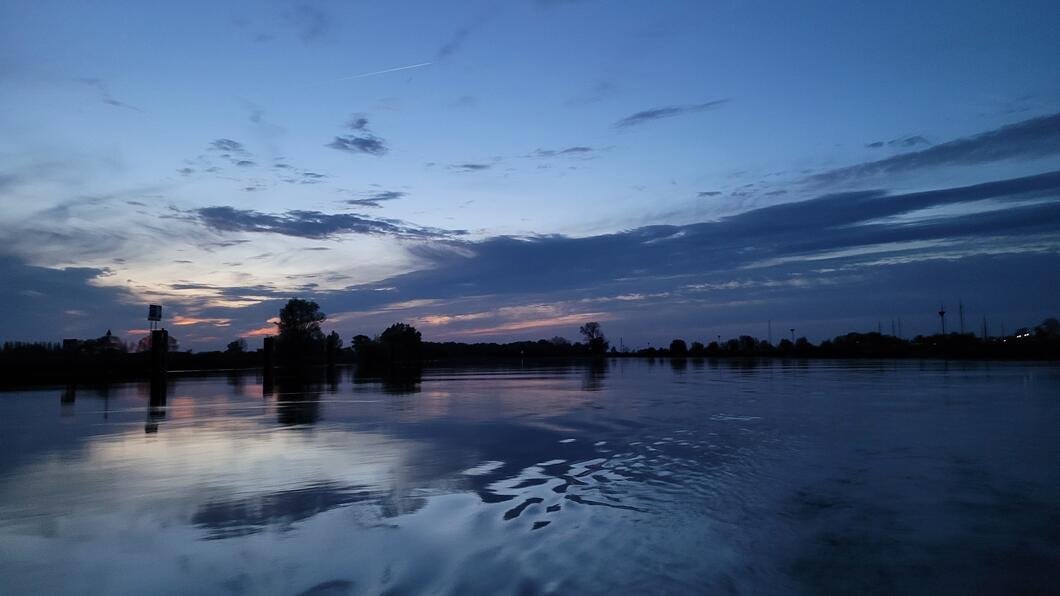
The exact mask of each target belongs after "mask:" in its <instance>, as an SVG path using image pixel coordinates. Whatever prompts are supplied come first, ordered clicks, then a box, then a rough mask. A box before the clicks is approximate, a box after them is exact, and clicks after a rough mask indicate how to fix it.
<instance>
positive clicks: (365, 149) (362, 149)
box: [327, 134, 390, 156]
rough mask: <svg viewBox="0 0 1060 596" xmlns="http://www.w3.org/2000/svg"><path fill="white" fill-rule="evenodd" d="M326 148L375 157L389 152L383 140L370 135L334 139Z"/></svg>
mask: <svg viewBox="0 0 1060 596" xmlns="http://www.w3.org/2000/svg"><path fill="white" fill-rule="evenodd" d="M327 146H328V147H331V148H332V149H338V150H339V151H346V152H348V153H367V154H368V155H376V156H381V155H386V153H387V151H389V150H390V149H389V148H388V147H387V146H386V142H385V141H383V139H380V138H379V137H377V136H375V135H370V134H369V135H364V136H360V137H358V136H354V135H346V136H340V137H335V140H333V141H331V142H330V143H328V144H327Z"/></svg>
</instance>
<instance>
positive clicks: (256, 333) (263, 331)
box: [239, 327, 276, 337]
mask: <svg viewBox="0 0 1060 596" xmlns="http://www.w3.org/2000/svg"><path fill="white" fill-rule="evenodd" d="M270 335H276V328H275V327H262V328H260V329H252V330H250V331H247V332H246V333H240V334H239V337H268V336H270Z"/></svg>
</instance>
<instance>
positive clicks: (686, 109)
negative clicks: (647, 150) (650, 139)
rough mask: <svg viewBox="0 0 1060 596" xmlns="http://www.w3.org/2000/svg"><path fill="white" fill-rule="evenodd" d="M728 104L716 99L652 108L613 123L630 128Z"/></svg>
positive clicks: (618, 126)
mask: <svg viewBox="0 0 1060 596" xmlns="http://www.w3.org/2000/svg"><path fill="white" fill-rule="evenodd" d="M728 102H729V100H728V99H717V100H714V101H708V102H706V103H700V104H694V105H687V106H668V107H662V108H652V109H650V110H644V111H642V112H637V113H635V114H630V115H629V116H626V117H625V118H622V119H621V120H619V121H618V122H615V124H614V127H615V128H628V127H630V126H637V125H640V124H644V123H647V122H652V121H655V120H659V119H662V118H673V117H675V116H683V115H685V114H693V113H695V112H702V111H704V110H710V109H713V108H717V107H721V106H723V105H725V104H727V103H728Z"/></svg>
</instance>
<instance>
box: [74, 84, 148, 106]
mask: <svg viewBox="0 0 1060 596" xmlns="http://www.w3.org/2000/svg"><path fill="white" fill-rule="evenodd" d="M81 82H82V83H84V84H86V85H88V86H89V87H92V88H93V89H95V90H96V91H97V92H98V93H99V97H100V100H101V101H103V103H105V104H107V105H109V106H114V107H116V108H125V109H127V110H133V111H135V112H142V111H143V110H141V109H140V108H138V107H136V106H133V105H129V104H127V103H125V102H123V101H118V100H117V99H115V98H114V96H113V95H111V93H110V87H109V86H108V85H107V83H106V82H104V81H103V80H101V79H81Z"/></svg>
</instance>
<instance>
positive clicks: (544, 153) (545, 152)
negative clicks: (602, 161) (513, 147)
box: [529, 146, 594, 158]
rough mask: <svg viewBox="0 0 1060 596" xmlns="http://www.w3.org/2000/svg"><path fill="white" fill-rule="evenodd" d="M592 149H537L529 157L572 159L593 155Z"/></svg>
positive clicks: (581, 147) (580, 147) (579, 147)
mask: <svg viewBox="0 0 1060 596" xmlns="http://www.w3.org/2000/svg"><path fill="white" fill-rule="evenodd" d="M593 151H594V149H593V148H592V147H583V146H578V147H567V148H566V149H559V150H556V149H537V150H536V151H534V152H533V153H531V154H530V155H529V157H541V158H548V157H573V156H587V155H589V154H591V153H593Z"/></svg>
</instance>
